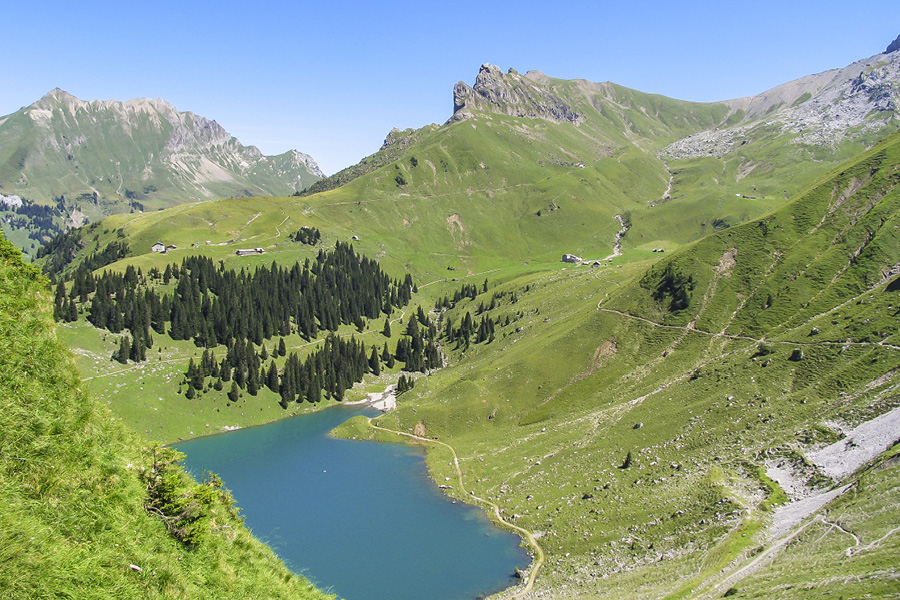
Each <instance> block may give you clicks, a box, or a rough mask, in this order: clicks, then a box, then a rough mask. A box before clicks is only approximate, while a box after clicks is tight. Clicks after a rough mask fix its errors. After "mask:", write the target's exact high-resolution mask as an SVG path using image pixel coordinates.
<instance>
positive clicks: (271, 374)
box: [266, 359, 278, 393]
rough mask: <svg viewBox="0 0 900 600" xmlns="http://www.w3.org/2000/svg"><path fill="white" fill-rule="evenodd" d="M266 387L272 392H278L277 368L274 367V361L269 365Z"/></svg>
mask: <svg viewBox="0 0 900 600" xmlns="http://www.w3.org/2000/svg"><path fill="white" fill-rule="evenodd" d="M266 387H267V388H269V389H270V390H272V391H273V392H276V393H277V392H278V367H277V366H275V360H274V359H273V360H272V362H270V363H269V370H268V372H267V373H266Z"/></svg>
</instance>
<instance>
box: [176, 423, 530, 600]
mask: <svg viewBox="0 0 900 600" xmlns="http://www.w3.org/2000/svg"><path fill="white" fill-rule="evenodd" d="M359 414H368V415H369V416H372V415H374V414H377V413H374V412H366V411H365V410H363V409H359V408H353V407H342V406H338V407H334V408H329V409H326V410H323V411H320V412H317V413H313V414H310V415H303V416H300V417H295V418H292V419H286V420H284V421H279V422H277V423H273V424H271V425H265V426H263V427H253V428H248V429H242V430H239V431H234V432H230V433H226V434H222V435H216V436H211V437H207V438H201V439H197V440H191V441H188V442H182V443H180V444H178V446H177V447H178V449H179V450H181V451H182V452H184V453H185V454H187V460H186V461H185V463H186V466H187V468H188V470H189V471H191V472H192V473H193V474H194V475H195V476H196V477H198V478H199V476H200V474H201V472H202V471H203V470H208V471H212V472H214V473H218V474H219V475H221V476H222V479H223V480H224V481H225V485H226V487H228V488H229V489H230V490H231V491H232V493H233V494H234V497H235V499H236V500H237V504H238V506H240V507H241V510H242V512H243V514H244V516H245V517H246V523H247V526H249V527H250V528H251V529H252V530H253V533H254V534H255V535H256V536H257V537H258V538H260V539H262V540H263V541H265V542H267V543H268V544H269V545H270V546H272V548H274V549H275V551H276V552H277V553H278V555H279V556H280V557H281V558H282V559H283V560H284V561H285V563H287V565H288V567H290V568H291V569H292V570H293V571H295V572H298V573H303V574H304V575H306V576H307V577H309V578H310V579H312V580H313V581H314V582H316V584H318V585H319V586H320V587H321V588H324V589H328V590H330V591H331V592H333V593H336V594H338V596H340V597H342V598H346V599H347V600H407V599H408V600H425V599H427V600H468V599H472V598H477V597H478V596H481V595H485V594H490V593H493V592H497V591H499V590H501V589H503V588H505V587H507V586H509V585H512V584H514V583H515V582H516V580H515V579H514V577H513V573H514V572H515V569H516V567H518V568H520V569H524V568H525V567H526V566H528V564H529V562H530V559H529V556H528V554H527V552H525V550H524V549H523V548H521V547H519V543H520V540H519V538H518V537H517V536H515V535H513V534H511V533H508V532H505V531H503V530H500V529H498V528H497V527H495V526H493V525H492V524H491V523H490V522H489V521H488V520H487V517H486V516H485V515H484V512H483V511H482V510H480V509H478V508H475V507H472V506H468V505H465V504H462V503H455V504H454V503H453V502H452V501H451V500H449V499H448V498H447V497H446V496H444V495H443V494H442V493H441V491H440V490H439V489H438V488H437V487H436V486H435V485H434V483H433V482H432V481H431V480H430V479H428V476H427V471H426V467H425V459H424V453H423V452H422V450H421V449H418V448H410V447H407V446H401V445H395V444H377V443H374V442H358V441H349V440H339V439H334V438H330V437H328V435H327V434H328V431H330V430H331V429H333V428H335V427H336V426H337V425H339V424H340V423H342V422H344V421H345V420H347V419H349V418H350V417H353V416H356V415H359ZM450 483H455V482H450Z"/></svg>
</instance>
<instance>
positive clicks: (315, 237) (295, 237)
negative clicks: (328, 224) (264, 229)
mask: <svg viewBox="0 0 900 600" xmlns="http://www.w3.org/2000/svg"><path fill="white" fill-rule="evenodd" d="M288 238H289V239H290V240H291V241H292V242H300V243H301V244H306V245H307V246H315V245H316V244H318V243H319V240H321V239H322V234H320V233H319V229H318V228H316V227H306V226H303V227H301V228H300V229H298V230H297V231H295V232H294V233H292V234H290V235H289V236H288Z"/></svg>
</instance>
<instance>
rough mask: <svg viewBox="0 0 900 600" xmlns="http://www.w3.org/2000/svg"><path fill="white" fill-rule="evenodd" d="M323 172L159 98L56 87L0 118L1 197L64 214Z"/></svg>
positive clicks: (286, 189)
mask: <svg viewBox="0 0 900 600" xmlns="http://www.w3.org/2000/svg"><path fill="white" fill-rule="evenodd" d="M322 176H323V174H322V172H321V170H320V169H319V167H318V165H317V164H316V162H315V160H314V159H313V158H312V157H310V156H309V155H306V154H303V153H301V152H297V151H294V150H291V151H288V152H285V153H284V154H281V155H278V156H264V155H263V154H262V153H261V152H260V151H259V150H258V149H257V148H255V147H253V146H244V145H242V144H241V143H240V142H239V141H238V140H237V139H236V138H235V137H234V136H232V135H231V134H229V133H228V132H227V131H225V129H224V128H223V127H222V126H221V125H219V124H218V123H217V122H216V121H213V120H210V119H207V118H204V117H201V116H199V115H196V114H194V113H190V112H180V111H178V110H177V109H176V108H175V107H174V106H172V104H170V103H169V102H166V101H165V100H161V99H147V98H141V99H135V100H129V101H127V102H119V101H116V100H109V101H93V102H86V101H83V100H79V99H78V98H76V97H75V96H72V95H71V94H68V93H67V92H65V91H63V90H61V89H55V90H53V91H51V92H50V93H48V94H47V95H46V96H44V97H43V98H41V99H40V100H38V101H37V102H35V103H34V104H32V105H30V106H26V107H24V108H22V109H20V110H19V111H17V112H15V113H13V114H11V115H7V116H6V117H2V118H0V193H3V194H6V195H18V196H21V197H23V198H28V199H29V200H31V201H32V202H35V203H38V204H50V203H53V204H59V205H60V206H61V207H62V208H64V210H65V212H66V213H67V216H71V215H72V214H77V213H81V214H83V215H85V216H86V217H87V218H89V219H91V220H95V219H97V218H100V217H102V216H104V215H108V214H112V213H117V212H128V211H129V210H143V209H145V208H146V209H154V210H155V209H159V208H165V207H168V206H173V205H176V204H180V203H183V202H193V201H197V200H204V199H209V198H217V197H223V196H225V197H227V196H253V195H271V194H290V193H293V192H295V191H298V190H302V189H304V188H306V187H308V186H309V185H310V184H311V183H313V182H314V181H317V180H318V179H321V178H322ZM73 220H74V221H76V222H75V223H74V224H78V222H80V221H81V220H80V219H78V218H76V219H73Z"/></svg>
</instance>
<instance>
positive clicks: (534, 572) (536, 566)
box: [368, 419, 544, 600]
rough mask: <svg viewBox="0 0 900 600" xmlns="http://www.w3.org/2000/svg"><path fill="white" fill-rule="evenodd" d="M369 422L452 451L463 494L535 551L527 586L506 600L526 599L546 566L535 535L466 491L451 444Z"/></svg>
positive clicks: (488, 501)
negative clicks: (488, 511) (518, 534)
mask: <svg viewBox="0 0 900 600" xmlns="http://www.w3.org/2000/svg"><path fill="white" fill-rule="evenodd" d="M368 422H369V427H371V428H372V429H376V430H378V431H384V432H387V433H394V434H396V435H402V436H406V437H408V438H410V439H413V440H416V441H419V442H423V443H426V444H436V445H438V446H443V447H444V448H447V449H448V450H449V451H450V453H451V454H452V455H453V466H454V468H455V469H456V476H457V478H458V479H459V489H460V490H461V491H462V492H463V494H468V496H466V497H468V498H471V499H472V500H474V501H476V502H478V503H480V504H483V505H484V506H488V507H490V508H491V509H492V510H493V512H494V516H495V517H496V519H497V521H499V522H500V523H501V524H503V525H504V526H505V527H508V528H509V529H512V530H513V531H516V532H518V533H520V534H522V535H523V536H524V537H525V539H526V540H527V541H528V544H529V545H530V546H531V547H532V549H533V550H534V563H533V565H532V567H531V569H530V570H529V572H528V577H527V579H526V580H525V585H524V586H522V587H521V588H518V589H516V591H515V592H514V593H513V594H511V595H510V596H508V597H507V599H506V600H513V599H514V598H524V597H525V595H526V594H527V593H528V592H530V591H531V588H532V587H533V586H534V580H535V579H537V576H538V572H539V571H540V570H541V567H542V566H544V550H543V549H542V548H541V546H540V545H539V544H538V543H537V539H535V537H534V534H532V533H531V532H530V531H528V530H527V529H523V528H522V527H519V526H518V525H514V524H513V523H510V522H509V521H507V520H506V519H504V518H503V517H502V516H501V515H500V507H499V506H498V505H497V504H495V503H493V502H491V501H490V500H485V499H484V498H479V497H478V496H476V495H475V493H474V492H470V491H468V490H466V487H465V484H464V483H463V475H462V469H460V468H459V457H458V456H457V455H456V450H454V448H453V446H451V445H450V444H446V443H444V442H441V441H438V440H432V439H429V438H426V437H421V436H418V435H414V434H412V433H405V432H403V431H396V430H394V429H387V428H385V427H379V426H378V425H375V423H373V422H372V419H369V420H368Z"/></svg>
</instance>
